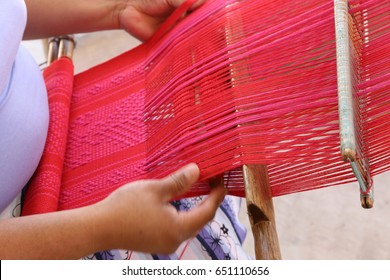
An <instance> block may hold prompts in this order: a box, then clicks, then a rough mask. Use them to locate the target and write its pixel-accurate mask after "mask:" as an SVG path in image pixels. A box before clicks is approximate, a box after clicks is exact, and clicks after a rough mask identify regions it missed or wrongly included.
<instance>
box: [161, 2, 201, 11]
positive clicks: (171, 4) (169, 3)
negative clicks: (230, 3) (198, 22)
mask: <svg viewBox="0 0 390 280" xmlns="http://www.w3.org/2000/svg"><path fill="white" fill-rule="evenodd" d="M206 1H207V0H198V1H195V3H194V4H193V5H192V6H191V8H190V11H193V10H195V9H196V8H198V7H200V6H201V5H202V4H203V3H204V2H206ZM184 2H185V0H167V3H168V5H169V6H170V7H171V8H172V9H176V8H178V7H179V6H180V5H181V4H183V3H184Z"/></svg>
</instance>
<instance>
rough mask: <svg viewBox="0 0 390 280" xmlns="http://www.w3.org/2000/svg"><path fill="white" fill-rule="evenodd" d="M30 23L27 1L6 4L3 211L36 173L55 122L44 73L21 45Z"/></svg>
mask: <svg viewBox="0 0 390 280" xmlns="http://www.w3.org/2000/svg"><path fill="white" fill-rule="evenodd" d="M25 25H26V7H25V3H24V1H23V0H1V1H0V26H1V28H0V54H1V55H2V59H1V61H0V212H1V211H2V210H3V209H4V208H5V207H6V206H7V205H8V204H9V203H10V202H11V201H12V200H13V199H14V198H15V197H16V196H17V194H18V193H20V191H21V190H22V188H23V187H24V186H25V185H26V183H27V182H28V180H29V179H30V178H31V176H32V174H33V173H34V171H35V169H36V167H37V165H38V163H39V160H40V158H41V155H42V151H43V148H44V144H45V141H46V135H47V128H48V123H49V112H48V101H47V93H46V88H45V85H44V82H43V78H42V74H41V72H40V70H39V68H38V66H37V64H36V62H35V61H34V59H33V58H32V57H31V55H30V54H29V53H28V52H27V51H26V50H25V49H23V47H20V42H21V39H22V36H23V32H24V28H25Z"/></svg>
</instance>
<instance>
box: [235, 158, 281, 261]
mask: <svg viewBox="0 0 390 280" xmlns="http://www.w3.org/2000/svg"><path fill="white" fill-rule="evenodd" d="M243 175H244V185H245V194H246V202H247V209H248V215H249V221H250V223H251V227H252V233H253V238H254V243H255V254H256V259H258V260H280V259H281V258H282V255H281V253H280V248H279V239H278V234H277V231H276V224H275V213H274V207H273V202H272V195H271V190H270V186H269V179H268V170H267V166H266V165H256V164H254V165H244V166H243Z"/></svg>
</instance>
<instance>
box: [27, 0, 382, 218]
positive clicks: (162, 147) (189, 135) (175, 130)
mask: <svg viewBox="0 0 390 280" xmlns="http://www.w3.org/2000/svg"><path fill="white" fill-rule="evenodd" d="M350 15H351V18H353V20H354V25H356V32H358V35H359V36H357V37H353V38H355V39H356V38H358V39H356V40H358V41H354V44H353V46H354V47H356V46H357V45H359V46H360V48H361V49H360V50H359V52H358V53H359V57H358V59H357V62H356V65H354V67H355V69H356V73H358V74H357V75H358V76H359V79H357V80H356V81H355V87H356V89H357V90H356V99H355V100H356V103H355V104H356V106H358V107H359V112H360V114H359V116H358V117H359V118H360V123H359V127H358V129H359V131H360V132H359V135H360V136H361V148H362V149H364V156H365V157H366V158H367V161H368V164H369V170H370V172H371V175H372V176H374V175H376V174H378V173H381V172H384V171H386V170H389V168H390V157H389V153H388V150H389V143H390V141H389V140H390V139H389V137H390V133H389V132H390V131H389V130H390V129H389V127H388V125H387V120H388V117H389V111H390V100H389V90H390V82H389V76H390V71H389V70H388V67H389V62H390V32H389V28H390V3H385V1H380V0H360V1H358V0H356V1H350ZM165 31H166V30H165ZM160 34H162V35H164V34H165V32H164V30H163V31H162V32H161V33H160ZM162 35H159V36H161V37H162ZM334 36H335V35H334V15H333V0H319V1H299V2H296V1H283V0H273V1H270V0H260V1H249V0H248V1H245V0H243V1H233V0H215V1H207V2H206V4H204V5H203V6H202V7H201V8H200V9H198V10H196V11H195V12H193V13H191V14H189V15H187V16H186V17H185V18H184V19H183V20H182V21H181V22H179V23H178V24H177V25H175V26H174V27H173V28H172V29H170V30H169V32H168V33H166V34H165V36H163V37H162V38H157V39H156V38H154V39H152V40H151V41H149V42H147V43H145V44H143V45H141V46H139V47H137V48H135V49H133V50H131V51H129V52H127V53H124V54H122V55H120V56H119V57H117V58H114V59H112V60H110V61H108V62H106V63H103V64H101V65H98V66H96V67H94V68H92V69H90V70H88V71H86V72H84V73H80V74H78V75H76V76H75V77H74V86H73V93H72V101H71V105H70V115H69V130H68V134H67V144H66V153H65V159H64V163H63V166H61V167H62V168H63V173H62V178H61V185H58V188H59V189H60V191H59V197H58V200H57V201H56V203H57V205H58V207H57V209H54V207H53V209H43V210H41V209H39V208H40V206H39V205H40V204H41V198H42V199H43V196H46V199H54V197H49V196H47V195H42V193H44V192H42V191H40V190H39V188H29V190H28V193H27V195H26V201H25V206H24V208H23V214H24V215H26V214H33V213H39V212H45V211H55V210H62V209H69V208H75V207H80V206H83V205H88V204H91V203H94V202H96V201H99V200H101V199H103V198H104V197H106V196H107V195H108V194H109V193H111V192H112V191H113V190H114V189H115V188H117V187H119V186H121V185H123V184H125V183H127V182H130V181H134V180H138V179H143V178H159V177H162V176H165V175H167V174H169V173H170V172H171V171H173V170H175V169H177V168H178V167H180V166H182V165H184V164H185V163H188V162H196V163H197V164H198V165H199V166H200V168H201V180H202V181H203V182H204V180H205V179H207V178H210V177H212V176H215V175H218V174H220V173H222V172H225V183H226V184H227V186H228V187H229V191H230V193H231V194H234V195H239V196H243V195H244V189H243V186H242V174H241V171H240V168H239V167H240V166H242V165H243V164H252V163H255V164H258V163H260V164H267V166H268V170H269V177H270V185H271V189H272V194H273V196H278V195H284V194H289V193H293V192H299V191H305V190H310V189H315V188H320V187H325V186H331V185H337V184H342V183H346V182H350V181H353V180H355V179H354V175H353V173H352V172H351V169H350V166H349V164H348V163H345V162H344V161H343V160H342V158H341V155H340V147H339V141H340V140H339V129H338V110H337V77H336V55H335V47H336V46H335V37H334ZM355 39H353V40H355ZM63 63H65V64H66V63H68V62H64V61H63V60H60V61H58V62H56V63H55V64H53V67H54V65H58V64H63ZM55 67H60V66H55ZM48 71H51V70H48ZM50 78H51V79H53V78H54V77H52V76H49V79H48V80H47V83H48V84H50V83H51V79H50ZM69 83H70V84H71V83H72V81H71V80H70V81H69ZM49 94H50V93H49ZM65 122H67V120H65ZM48 142H49V140H48ZM207 192H208V185H207V184H205V183H198V184H197V185H195V186H194V187H193V188H192V190H191V191H190V193H189V194H188V196H194V195H199V194H205V193H207ZM33 193H35V195H32V194H33ZM51 204H53V205H54V204H55V203H51ZM33 205H36V206H33Z"/></svg>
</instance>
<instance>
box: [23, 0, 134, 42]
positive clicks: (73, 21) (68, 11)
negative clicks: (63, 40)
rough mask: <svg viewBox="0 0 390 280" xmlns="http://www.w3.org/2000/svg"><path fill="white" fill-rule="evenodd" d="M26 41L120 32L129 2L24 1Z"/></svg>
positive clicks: (101, 0)
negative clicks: (89, 33) (85, 33)
mask: <svg viewBox="0 0 390 280" xmlns="http://www.w3.org/2000/svg"><path fill="white" fill-rule="evenodd" d="M25 2H26V6H27V26H26V30H25V33H24V39H38V38H46V37H50V36H58V35H66V34H74V33H82V32H91V31H98V30H108V29H117V28H119V27H120V24H119V22H118V18H119V17H118V13H120V12H121V10H122V8H123V5H126V3H127V2H128V1H126V0H67V1H64V0H25Z"/></svg>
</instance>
